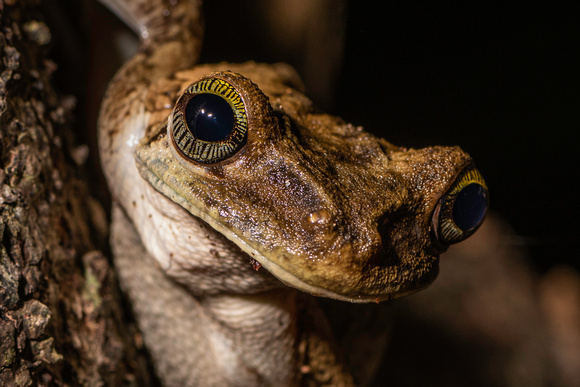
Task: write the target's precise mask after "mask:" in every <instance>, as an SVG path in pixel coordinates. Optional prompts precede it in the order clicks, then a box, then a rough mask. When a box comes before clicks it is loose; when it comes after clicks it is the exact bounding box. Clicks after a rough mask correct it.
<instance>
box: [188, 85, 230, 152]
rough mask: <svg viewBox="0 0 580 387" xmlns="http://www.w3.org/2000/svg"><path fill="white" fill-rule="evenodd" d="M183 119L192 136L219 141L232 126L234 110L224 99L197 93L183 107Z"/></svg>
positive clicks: (203, 139) (226, 134)
mask: <svg viewBox="0 0 580 387" xmlns="http://www.w3.org/2000/svg"><path fill="white" fill-rule="evenodd" d="M185 120H186V122H187V126H188V128H189V130H190V131H191V133H192V134H193V136H194V137H195V138H197V139H199V140H202V141H221V140H223V139H225V138H226V137H227V136H228V135H229V134H230V133H231V132H232V130H233V128H234V112H233V111H232V108H231V107H230V104H228V103H227V101H226V100H225V99H223V98H222V97H219V96H217V95H214V94H199V95H196V96H195V97H193V98H192V99H190V100H189V102H188V103H187V106H186V107H185Z"/></svg>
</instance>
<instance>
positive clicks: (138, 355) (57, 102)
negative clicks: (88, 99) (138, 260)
mask: <svg viewBox="0 0 580 387" xmlns="http://www.w3.org/2000/svg"><path fill="white" fill-rule="evenodd" d="M41 4H42V1H33V0H19V1H15V0H11V1H8V0H0V26H1V29H0V57H1V61H0V162H1V169H0V204H1V209H0V241H1V243H0V385H3V386H4V385H5V386H30V385H41V386H43V385H91V386H93V385H151V384H155V380H153V379H151V377H150V376H149V373H148V371H147V369H150V367H148V364H147V362H148V360H147V357H146V355H144V351H142V350H139V349H136V348H139V346H138V344H139V336H138V334H137V333H136V330H134V325H132V324H131V323H129V324H127V321H128V320H130V318H131V316H128V315H127V314H126V312H124V310H123V308H122V302H121V298H120V293H119V291H118V289H117V286H116V282H115V277H114V272H113V270H112V268H111V265H110V261H109V260H108V259H107V258H106V257H105V255H103V253H101V251H99V249H106V247H104V246H106V237H107V232H108V230H107V227H108V225H107V216H106V215H105V211H104V210H103V208H102V206H101V204H100V203H99V202H98V201H97V200H95V199H94V198H93V197H92V196H91V195H90V194H89V191H88V189H87V184H86V181H83V178H82V173H83V163H84V162H85V160H86V156H87V152H88V151H87V148H86V147H85V146H79V147H75V146H74V133H73V129H72V128H73V126H72V122H73V115H72V111H73V109H74V107H75V99H74V98H73V97H70V96H63V95H60V94H59V93H57V92H56V91H55V89H54V87H53V85H52V83H51V82H52V80H51V75H52V74H53V72H54V71H55V69H56V68H57V64H55V63H54V62H52V61H50V60H48V59H47V52H48V47H49V46H50V43H51V32H50V30H49V28H48V27H47V25H46V24H45V23H44V22H43V20H42V16H41V12H40V11H39V7H40V5H41Z"/></svg>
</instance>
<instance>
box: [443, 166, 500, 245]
mask: <svg viewBox="0 0 580 387" xmlns="http://www.w3.org/2000/svg"><path fill="white" fill-rule="evenodd" d="M488 203H489V194H488V191H487V186H486V184H485V181H484V180H483V177H482V176H481V174H480V173H479V171H478V170H477V169H475V168H474V167H473V166H469V167H468V168H467V169H465V170H464V171H463V172H462V173H461V174H460V175H459V176H458V177H457V179H456V180H455V182H454V183H453V185H452V186H451V188H450V189H449V190H448V191H447V193H446V194H445V195H443V197H442V198H441V200H440V201H439V203H438V204H437V207H436V209H435V211H434V212H433V215H432V225H433V226H432V231H433V232H434V234H435V238H436V239H437V241H438V242H439V243H441V244H443V245H450V244H452V243H457V242H460V241H462V240H464V239H466V238H467V237H469V236H470V235H471V234H473V233H474V232H475V230H477V228H478V227H479V226H480V225H481V223H482V222H483V219H484V218H485V214H486V212H487V207H488Z"/></svg>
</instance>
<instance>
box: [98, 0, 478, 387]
mask: <svg viewBox="0 0 580 387" xmlns="http://www.w3.org/2000/svg"><path fill="white" fill-rule="evenodd" d="M104 2H105V3H106V4H107V5H109V6H110V7H111V8H112V9H113V10H115V11H116V13H117V14H118V15H120V16H121V17H122V18H123V19H124V20H125V21H126V22H127V23H128V24H130V25H131V26H132V27H133V28H134V29H135V30H136V32H138V33H139V34H140V36H141V38H142V46H141V49H140V51H139V52H138V53H137V54H136V55H135V56H134V57H133V58H132V59H130V60H129V61H128V62H127V63H126V64H125V65H124V66H123V67H122V68H121V69H120V70H119V72H118V73H117V74H116V76H115V77H114V79H113V80H112V81H111V84H110V86H109V88H108V91H107V94H106V96H105V99H104V101H103V104H102V110H101V115H100V121H99V136H100V139H99V140H100V151H101V158H102V163H103V169H104V171H105V174H106V176H107V179H108V182H109V185H110V189H111V192H112V194H113V197H114V199H115V203H116V204H115V211H114V224H113V232H112V245H113V250H114V254H115V264H116V265H117V268H118V272H119V276H120V280H121V285H122V286H123V288H124V290H125V291H126V292H127V294H128V296H129V298H130V299H131V301H132V304H133V307H134V310H135V313H136V315H137V318H138V322H139V325H140V328H141V329H142V331H143V333H144V339H145V342H146V344H147V346H148V348H149V349H150V351H151V354H152V357H153V359H154V363H155V365H156V370H157V372H158V374H159V375H160V378H161V379H162V380H163V382H164V383H165V384H167V385H204V386H205V385H241V386H247V385H277V386H283V385H295V384H304V383H307V382H312V383H315V384H319V385H324V384H325V383H326V384H328V385H350V384H352V378H351V377H350V375H349V373H348V372H347V371H346V370H345V368H344V367H343V366H342V364H341V362H340V356H339V355H336V354H335V353H334V349H333V348H334V347H333V344H332V342H331V338H330V337H327V334H326V333H325V326H324V322H320V323H317V322H314V323H313V324H311V325H309V326H304V325H303V324H300V321H301V318H304V319H305V320H308V321H320V319H318V318H309V317H308V316H314V315H316V316H319V312H317V311H314V309H311V308H315V303H313V302H311V301H301V302H298V303H297V299H303V298H304V296H303V295H301V294H297V293H296V292H295V291H294V290H292V289H291V288H289V287H287V286H285V285H288V286H290V287H292V288H297V289H299V290H301V291H304V292H307V293H311V294H314V295H320V296H326V297H330V298H335V299H339V300H348V301H353V302H371V301H373V302H374V301H377V302H378V301H380V300H385V299H390V298H393V297H396V296H401V295H404V294H408V293H411V292H414V291H417V290H419V289H421V288H423V287H425V286H427V285H428V284H429V283H430V282H431V281H433V280H434V278H435V276H436V273H437V261H438V253H439V252H440V251H439V250H438V248H437V247H436V246H434V245H433V244H432V242H431V237H430V227H431V221H430V219H431V214H432V212H433V209H434V208H435V206H436V204H437V202H438V201H439V199H440V197H441V195H442V194H443V193H444V192H446V191H447V190H448V189H449V187H450V185H451V183H452V181H453V179H454V178H455V176H457V174H458V173H460V171H461V170H463V169H464V168H465V166H466V165H468V164H469V163H470V158H469V156H468V155H466V154H465V153H464V152H462V151H461V150H460V149H458V148H445V147H433V148H426V149H420V150H408V149H404V148H399V147H396V146H394V145H392V144H390V143H388V142H386V141H384V140H382V139H377V138H375V137H374V136H372V135H371V134H368V133H366V132H364V131H363V130H362V129H361V128H358V127H354V126H352V125H349V124H346V123H344V122H343V121H342V120H340V119H339V118H336V117H332V116H328V115H325V114H321V113H319V112H317V111H316V110H315V109H314V108H313V107H312V104H311V102H310V101H309V100H308V99H307V98H306V97H305V96H304V95H303V94H302V92H301V86H300V81H299V79H298V77H297V76H296V74H295V73H294V71H293V70H292V69H290V68H289V67H288V66H285V65H281V64H279V65H263V64H256V63H246V64H240V65H234V64H228V63H221V64H216V65H197V66H195V61H196V58H197V54H198V52H199V49H200V40H201V34H202V29H201V20H200V10H199V8H200V4H199V2H197V1H179V0H177V1H175V0H171V1H169V0H168V1H161V0H153V1H145V0H129V1H127V2H122V1H120V0H118V1H117V0H106V1H104ZM208 74H213V76H215V77H218V78H221V79H224V80H227V81H228V82H229V83H231V84H232V85H234V86H235V87H236V89H237V90H238V91H239V93H240V95H241V96H242V98H243V100H244V104H245V106H246V109H247V114H248V128H249V129H248V138H247V141H246V144H245V145H244V147H243V149H242V150H241V151H240V152H238V153H237V154H236V155H235V156H234V157H232V158H231V159H228V160H226V161H224V162H222V163H219V164H217V165H211V166H204V165H200V164H195V163H192V162H190V161H188V160H186V159H184V158H183V157H181V156H180V155H179V152H176V151H175V148H174V145H173V143H172V141H171V138H170V131H169V134H168V131H167V122H168V117H170V115H171V112H172V109H173V105H174V103H175V101H176V100H177V98H178V97H179V95H180V94H181V92H182V91H183V90H184V89H185V88H186V87H187V86H188V85H189V84H191V83H192V82H195V81H197V80H199V79H200V78H202V77H205V76H208ZM240 74H241V75H240ZM250 80H251V81H250ZM169 122H170V123H171V120H169ZM250 257H251V258H253V259H255V260H256V261H257V262H259V263H260V264H261V265H262V266H263V268H265V269H266V270H263V269H262V270H259V271H255V270H254V269H253V268H252V265H251V264H250V263H249V261H250ZM272 274H273V275H272ZM280 281H282V282H280Z"/></svg>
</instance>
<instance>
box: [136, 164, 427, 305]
mask: <svg viewBox="0 0 580 387" xmlns="http://www.w3.org/2000/svg"><path fill="white" fill-rule="evenodd" d="M137 165H138V167H139V169H140V172H141V175H142V177H143V178H145V180H147V181H148V182H149V183H150V184H151V185H152V186H153V187H154V188H155V189H156V190H157V191H158V192H160V193H161V194H163V195H164V196H165V197H167V198H169V199H170V200H172V201H173V202H174V203H176V204H178V205H179V206H181V207H182V208H184V209H185V210H187V211H188V212H189V213H190V214H192V215H193V216H195V217H197V218H199V219H201V220H203V221H204V222H206V223H207V224H209V225H210V226H211V227H212V228H213V229H214V230H216V231H217V232H219V233H220V234H221V235H223V236H224V237H225V238H227V239H229V240H230V241H232V242H233V243H234V244H236V246H238V247H239V248H240V249H241V250H242V251H243V252H244V253H246V254H248V256H249V257H251V258H253V259H255V260H256V261H258V262H259V263H260V265H262V267H264V268H265V269H266V270H268V272H270V273H271V274H272V275H274V277H276V278H278V279H279V280H280V281H282V282H283V283H284V284H286V285H287V286H290V287H293V288H296V289H298V290H300V291H303V292H306V293H310V294H312V295H313V296H319V297H327V298H331V299H335V300H339V301H348V302H352V303H370V302H379V301H385V300H390V299H393V298H398V297H401V296H405V295H407V294H411V293H415V292H417V291H419V290H421V288H417V289H412V290H409V291H407V292H400V291H397V292H386V293H383V294H381V295H367V296H365V295H358V296H357V297H356V298H354V297H348V296H345V295H342V294H339V293H335V292H332V291H330V290H328V289H324V288H321V287H318V286H314V285H312V284H309V283H307V282H305V281H303V280H302V279H300V278H298V277H296V276H295V275H294V274H292V273H290V272H289V271H287V270H285V269H284V268H283V267H281V266H280V265H278V264H277V263H276V262H274V261H272V260H271V259H269V258H268V257H266V256H265V255H264V254H262V253H261V252H260V251H259V250H257V249H256V248H254V247H252V246H251V245H250V244H249V243H248V242H246V241H245V240H244V239H243V238H241V237H240V236H239V235H237V234H235V233H234V232H232V231H231V230H230V229H228V228H226V227H224V226H223V225H222V224H220V223H219V222H216V221H215V219H214V218H213V217H212V216H211V215H210V214H209V213H207V212H204V211H202V210H200V209H199V208H198V207H196V206H195V205H193V204H192V203H191V202H190V201H188V200H187V199H186V198H184V197H183V196H181V195H180V194H178V193H177V192H175V191H174V190H172V189H171V188H170V187H169V186H168V185H167V184H165V182H164V181H163V180H162V179H161V178H160V177H159V176H157V175H156V174H155V173H154V172H153V171H151V170H150V169H149V168H147V166H145V165H144V164H142V163H141V162H139V161H138V162H137Z"/></svg>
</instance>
